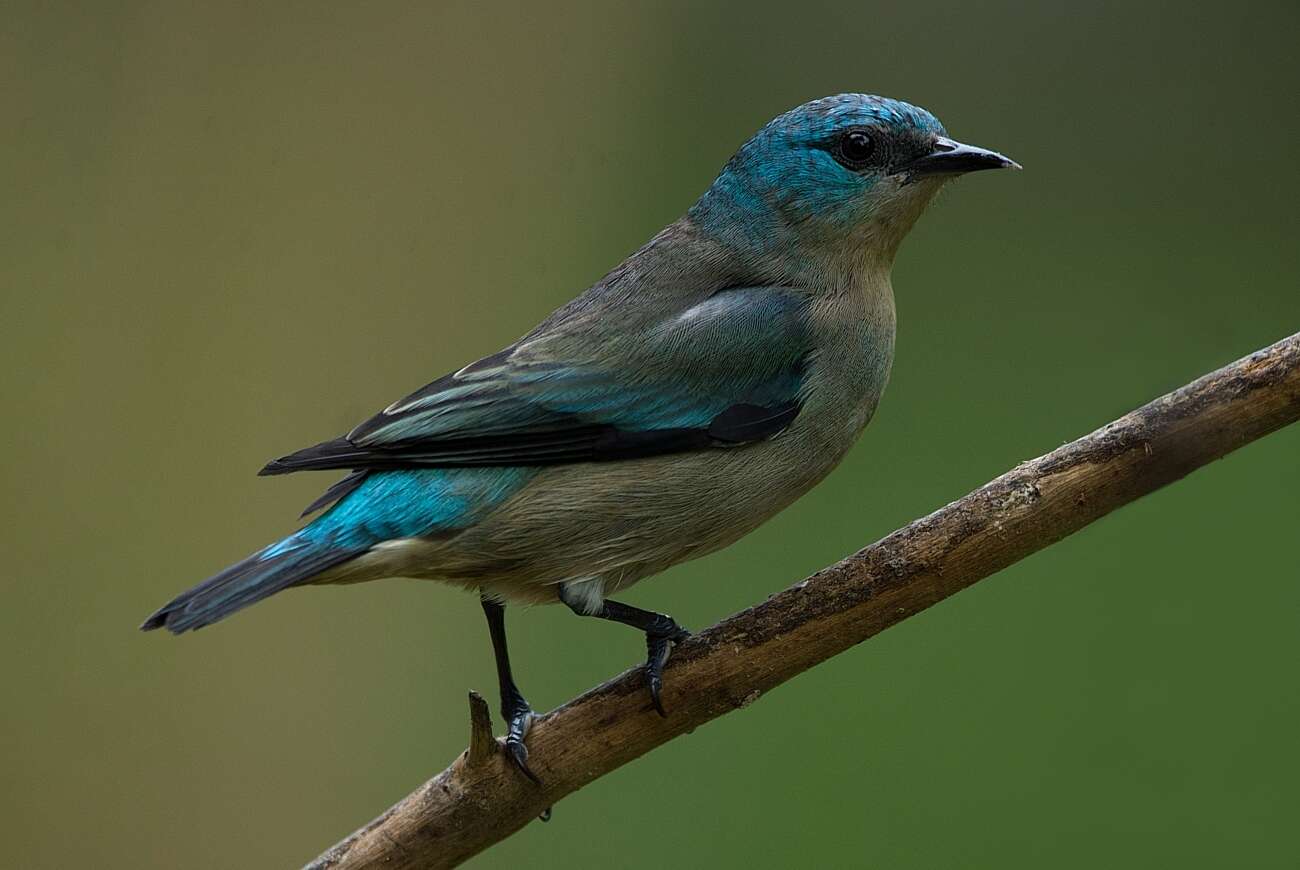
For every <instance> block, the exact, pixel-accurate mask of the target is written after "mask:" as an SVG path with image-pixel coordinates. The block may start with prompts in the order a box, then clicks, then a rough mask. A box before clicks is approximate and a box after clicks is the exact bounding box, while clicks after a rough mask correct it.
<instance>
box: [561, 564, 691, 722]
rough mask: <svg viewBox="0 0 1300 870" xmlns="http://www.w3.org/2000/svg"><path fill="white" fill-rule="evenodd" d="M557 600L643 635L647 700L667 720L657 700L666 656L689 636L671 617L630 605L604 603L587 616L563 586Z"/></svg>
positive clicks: (661, 686)
mask: <svg viewBox="0 0 1300 870" xmlns="http://www.w3.org/2000/svg"><path fill="white" fill-rule="evenodd" d="M560 600H561V601H563V602H564V603H565V604H566V605H568V607H569V609H570V610H572V611H573V612H574V613H576V614H578V615H579V616H595V617H598V618H600V619H608V620H610V621H611V622H621V623H623V624H624V625H630V626H632V627H633V628H639V629H641V630H642V631H644V632H645V647H646V660H645V681H646V685H647V686H649V688H650V700H651V702H652V703H653V704H654V708H655V710H657V711H658V712H659V715H660V716H663V717H664V718H667V717H668V714H667V713H666V712H665V711H664V704H663V701H662V700H661V699H660V697H659V693H660V690H661V689H662V688H663V676H664V664H665V663H667V661H668V654H669V653H670V652H672V648H673V644H675V643H681V642H682V641H684V640H686V638H688V637H690V636H691V633H690V632H689V631H687V630H686V629H684V628H682V627H681V626H680V625H678V624H677V621H676V620H674V619H673V618H672V617H671V616H668V615H666V614H663V613H655V612H654V611H653V610H642V609H641V608H639V607H632V606H631V605H629V604H620V603H619V602H617V601H609V600H606V601H604V602H602V603H601V605H600V610H597V611H596V612H595V613H587V612H586V611H585V610H583V609H582V606H581V602H580V601H578V600H576V599H574V598H572V597H570V596H567V595H566V594H565V591H564V587H563V586H561V587H560Z"/></svg>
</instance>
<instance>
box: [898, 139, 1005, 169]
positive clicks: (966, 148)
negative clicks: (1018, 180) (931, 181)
mask: <svg viewBox="0 0 1300 870" xmlns="http://www.w3.org/2000/svg"><path fill="white" fill-rule="evenodd" d="M1019 168H1020V164H1019V163H1017V162H1016V161H1014V160H1012V159H1011V158H1010V157H1003V156H1002V155H1001V154H999V153H998V152H996V151H989V150H988V149H987V148H976V147H975V146H974V145H963V144H962V143H960V142H954V141H953V140H951V139H948V138H945V137H943V136H940V137H939V138H938V139H935V140H934V149H933V150H932V151H931V152H930V153H929V154H926V155H925V156H924V157H918V158H917V159H916V160H913V161H912V162H911V163H908V164H907V165H906V166H904V167H903V169H902V171H903V172H906V173H907V174H908V175H909V176H910V177H912V178H922V177H924V176H927V175H961V174H962V173H966V172H978V171H980V170H981V169H1019Z"/></svg>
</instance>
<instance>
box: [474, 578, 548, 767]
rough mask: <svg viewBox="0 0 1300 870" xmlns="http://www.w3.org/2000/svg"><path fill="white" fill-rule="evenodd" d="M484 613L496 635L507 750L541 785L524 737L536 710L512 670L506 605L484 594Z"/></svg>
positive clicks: (490, 628)
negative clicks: (517, 682)
mask: <svg viewBox="0 0 1300 870" xmlns="http://www.w3.org/2000/svg"><path fill="white" fill-rule="evenodd" d="M481 600H482V603H483V613H484V614H485V615H486V616H487V624H488V634H490V635H491V636H492V652H493V653H494V654H495V655H496V660H497V683H498V684H499V686H500V689H501V718H503V719H505V720H506V753H507V754H508V755H509V756H510V758H511V760H512V761H514V763H515V766H516V767H518V768H519V770H520V772H522V773H523V775H524V776H526V777H528V778H529V779H531V780H532V781H533V782H535V783H537V784H538V785H541V784H542V781H541V780H540V779H538V778H537V774H535V773H533V772H532V770H531V769H529V767H528V747H526V746H524V737H526V736H527V734H528V729H529V727H530V726H531V725H532V724H533V711H532V708H531V707H529V706H528V702H527V701H525V700H524V696H523V694H522V693H521V692H520V691H519V687H518V686H516V685H515V678H514V675H513V674H511V673H510V653H509V651H508V650H507V649H506V609H505V606H504V605H501V604H498V603H497V602H495V601H490V600H488V599H487V598H482V599H481Z"/></svg>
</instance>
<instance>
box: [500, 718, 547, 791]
mask: <svg viewBox="0 0 1300 870" xmlns="http://www.w3.org/2000/svg"><path fill="white" fill-rule="evenodd" d="M501 715H502V717H503V718H504V719H505V720H506V755H507V756H508V757H509V758H510V760H511V761H512V762H513V763H514V765H515V767H517V768H519V772H520V773H522V774H523V775H524V776H526V777H528V778H529V779H531V780H532V781H533V782H534V783H536V784H537V785H541V784H542V781H541V780H540V779H538V778H537V774H535V773H533V770H532V768H530V767H529V766H528V747H527V746H525V745H524V738H525V737H527V736H528V730H529V729H530V728H532V727H533V718H534V716H533V711H532V708H530V707H529V706H528V702H527V701H525V700H524V699H523V698H519V699H518V700H517V701H515V702H514V703H512V704H510V706H509V707H506V708H504V709H502V711H501Z"/></svg>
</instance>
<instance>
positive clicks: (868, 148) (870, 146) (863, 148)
mask: <svg viewBox="0 0 1300 870" xmlns="http://www.w3.org/2000/svg"><path fill="white" fill-rule="evenodd" d="M875 150H876V143H875V142H873V141H871V137H870V136H868V135H867V134H866V133H865V132H863V131H862V130H850V131H849V132H847V133H845V134H844V135H843V136H841V137H840V141H839V147H837V148H836V149H835V157H836V159H837V160H839V162H840V163H842V164H844V166H846V167H847V168H849V169H861V168H862V167H863V166H865V165H866V164H867V161H869V160H870V159H871V155H872V154H874V153H875Z"/></svg>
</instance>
